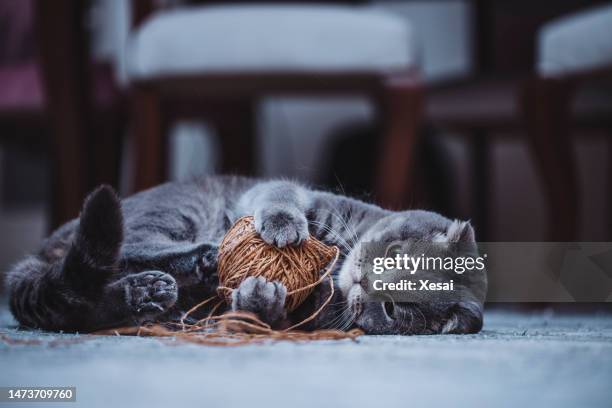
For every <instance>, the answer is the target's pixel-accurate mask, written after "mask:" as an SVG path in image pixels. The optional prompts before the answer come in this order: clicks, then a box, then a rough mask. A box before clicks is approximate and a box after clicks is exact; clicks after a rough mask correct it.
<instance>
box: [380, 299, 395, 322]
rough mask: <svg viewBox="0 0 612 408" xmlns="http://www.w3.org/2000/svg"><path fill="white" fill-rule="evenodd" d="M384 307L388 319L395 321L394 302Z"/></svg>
mask: <svg viewBox="0 0 612 408" xmlns="http://www.w3.org/2000/svg"><path fill="white" fill-rule="evenodd" d="M383 307H384V308H385V313H386V314H387V317H389V318H390V319H395V314H394V313H395V305H394V304H393V302H384V303H383Z"/></svg>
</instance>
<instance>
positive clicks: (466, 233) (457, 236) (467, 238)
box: [436, 220, 476, 243]
mask: <svg viewBox="0 0 612 408" xmlns="http://www.w3.org/2000/svg"><path fill="white" fill-rule="evenodd" d="M436 241H437V242H449V243H458V242H463V243H472V242H476V238H475V234H474V228H472V225H471V224H470V222H469V221H460V220H454V221H453V222H451V223H450V224H449V226H448V228H447V229H446V231H445V232H444V233H441V234H438V235H437V236H436Z"/></svg>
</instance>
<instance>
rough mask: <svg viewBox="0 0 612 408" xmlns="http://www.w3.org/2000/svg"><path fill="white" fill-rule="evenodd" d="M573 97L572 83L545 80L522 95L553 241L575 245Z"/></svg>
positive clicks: (529, 85)
mask: <svg viewBox="0 0 612 408" xmlns="http://www.w3.org/2000/svg"><path fill="white" fill-rule="evenodd" d="M571 95H572V86H571V84H570V83H569V82H567V81H562V80H557V79H544V78H538V79H534V80H532V81H529V82H528V83H527V85H526V87H525V91H524V95H523V96H524V99H523V109H524V114H525V118H526V120H527V136H528V141H527V142H528V146H529V147H530V150H531V154H532V157H533V159H534V161H535V164H536V169H537V171H538V172H539V175H540V178H541V180H542V184H543V188H544V192H545V194H546V201H547V210H548V239H549V240H551V241H574V240H576V239H577V235H578V210H579V191H578V175H577V172H576V162H575V158H574V149H573V147H572V140H571V134H570V124H571V109H570V108H571V106H570V103H571Z"/></svg>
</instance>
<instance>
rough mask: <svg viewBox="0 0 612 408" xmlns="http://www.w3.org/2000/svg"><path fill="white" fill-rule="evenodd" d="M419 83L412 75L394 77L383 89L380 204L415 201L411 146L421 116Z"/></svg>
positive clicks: (394, 205) (403, 204)
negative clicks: (409, 76)
mask: <svg viewBox="0 0 612 408" xmlns="http://www.w3.org/2000/svg"><path fill="white" fill-rule="evenodd" d="M423 99H424V98H423V89H422V85H421V84H420V83H419V82H418V81H416V80H414V79H412V78H399V79H398V78H393V79H390V80H389V81H388V82H387V83H385V85H384V88H383V91H382V100H381V101H380V102H381V108H382V110H381V112H380V114H381V116H382V121H381V122H382V125H383V132H384V133H383V140H382V144H381V153H380V157H379V159H378V160H379V163H378V166H377V167H378V176H377V181H378V182H377V191H376V197H377V201H378V202H379V204H380V205H382V206H383V207H385V208H390V209H405V208H406V206H408V205H410V204H414V198H415V197H414V194H415V189H414V186H415V180H414V177H413V172H414V168H413V167H414V162H415V160H414V159H415V158H414V150H415V145H416V142H417V138H418V132H419V127H420V124H421V122H422V117H423Z"/></svg>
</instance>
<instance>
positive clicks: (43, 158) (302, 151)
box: [0, 0, 612, 271]
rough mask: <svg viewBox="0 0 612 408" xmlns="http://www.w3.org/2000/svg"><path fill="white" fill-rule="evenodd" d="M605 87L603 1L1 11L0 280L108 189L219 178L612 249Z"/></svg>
mask: <svg viewBox="0 0 612 408" xmlns="http://www.w3.org/2000/svg"><path fill="white" fill-rule="evenodd" d="M332 3H333V4H332ZM610 78H612V4H610V3H609V2H602V1H584V0H546V1H537V2H536V1H524V0H518V1H503V0H491V1H484V0H471V1H470V0H439V1H416V0H415V1H409V0H406V1H383V0H378V1H353V2H351V1H337V2H325V4H322V3H317V2H283V1H274V2H266V5H265V6H261V5H260V4H259V3H257V2H235V3H234V2H214V1H200V2H197V1H194V2H189V1H169V0H167V1H139V0H133V1H128V0H97V1H69V0H56V1H55V0H54V1H51V0H38V1H34V0H0V270H2V271H5V270H6V269H7V268H8V267H9V265H10V264H11V263H12V262H14V261H16V260H17V259H19V258H20V257H21V256H23V255H24V254H26V253H28V252H30V251H32V250H34V249H35V248H36V247H37V245H38V243H39V242H40V239H41V238H42V237H43V236H44V235H45V234H46V233H48V232H49V231H50V229H51V228H54V227H56V226H57V225H59V223H61V222H63V221H66V220H68V219H70V218H72V217H74V216H76V215H77V214H78V209H79V206H80V203H81V200H82V198H83V197H84V195H85V194H86V192H87V191H90V190H91V189H92V188H93V186H95V185H96V184H99V183H102V182H105V183H110V184H113V185H114V186H115V187H116V188H118V189H119V191H120V192H121V193H122V194H123V195H127V194H130V193H132V192H134V191H138V190H141V189H144V188H147V187H150V186H152V185H155V184H157V183H159V182H162V181H164V180H183V179H188V178H191V177H195V176H198V175H201V174H212V173H219V172H232V173H241V174H250V175H258V176H265V177H281V176H282V177H291V178H295V179H299V180H303V181H305V182H307V183H310V184H312V185H314V186H318V187H322V188H328V189H332V190H334V191H337V192H343V193H346V194H349V195H353V196H356V197H359V198H364V199H366V200H370V201H373V202H377V203H380V204H382V205H385V206H389V207H395V208H427V209H434V210H437V211H440V212H442V213H443V214H445V215H447V216H449V217H458V218H463V219H471V220H472V222H473V224H474V225H475V227H476V231H477V237H478V239H479V240H480V241H485V240H488V241H539V240H547V241H573V240H582V241H609V240H610V236H611V235H612V221H611V215H612V212H611V211H610V208H611V205H610V203H611V198H612V197H611V194H610V193H611V192H612V188H611V186H612V180H611V175H612V171H611V168H610V163H611V160H610V155H611V154H612V148H611V146H612V145H611V140H610V138H611V137H612V91H611V89H612V87H611V86H610V83H611V81H610Z"/></svg>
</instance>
